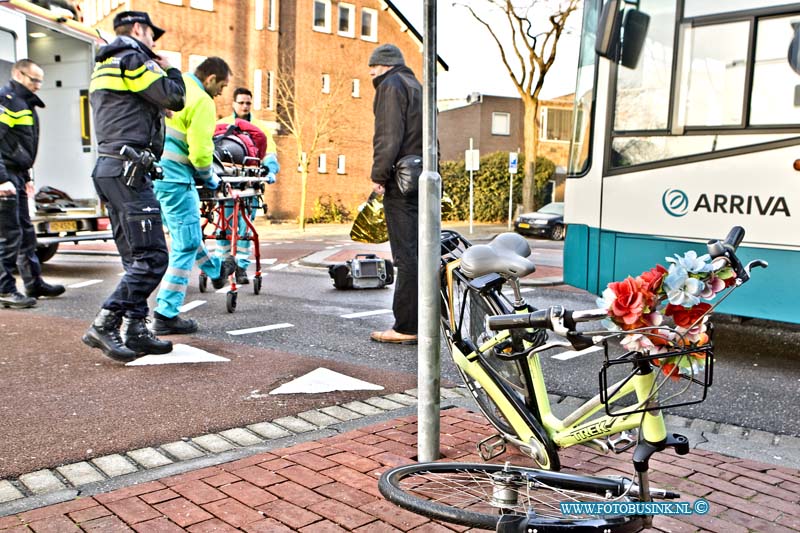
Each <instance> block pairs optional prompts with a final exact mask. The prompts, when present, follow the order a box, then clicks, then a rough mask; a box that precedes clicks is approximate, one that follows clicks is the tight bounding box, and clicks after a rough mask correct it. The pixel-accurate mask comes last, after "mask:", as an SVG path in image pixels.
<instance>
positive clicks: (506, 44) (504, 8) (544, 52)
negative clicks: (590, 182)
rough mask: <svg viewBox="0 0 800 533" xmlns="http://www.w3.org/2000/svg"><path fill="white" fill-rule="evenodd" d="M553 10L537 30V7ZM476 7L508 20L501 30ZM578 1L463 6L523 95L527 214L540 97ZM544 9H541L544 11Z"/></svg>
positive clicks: (487, 0)
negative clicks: (486, 34)
mask: <svg viewBox="0 0 800 533" xmlns="http://www.w3.org/2000/svg"><path fill="white" fill-rule="evenodd" d="M542 3H543V4H544V5H545V6H549V7H550V8H551V9H550V10H549V15H548V16H547V21H548V22H547V24H542V26H543V27H542V28H539V27H535V26H534V23H533V18H534V17H533V12H534V9H535V8H536V7H537V4H542ZM476 4H484V5H486V4H488V7H490V8H492V9H491V10H489V11H495V12H497V11H498V10H499V12H500V13H501V15H502V18H503V19H504V20H505V23H504V24H501V25H500V27H496V26H493V25H491V24H489V22H488V20H489V18H488V16H487V14H485V13H484V12H483V11H482V12H481V13H479V12H477V11H476V10H475V9H474V6H475V5H476ZM577 4H578V0H545V1H544V2H539V1H537V0H528V1H526V2H524V3H520V2H512V1H511V0H473V1H472V2H471V3H469V4H462V5H464V7H466V8H467V9H468V10H469V12H470V14H471V15H472V16H473V17H474V18H475V20H477V21H478V22H479V23H480V24H482V25H483V27H485V28H486V30H487V31H488V32H489V34H491V36H492V38H493V39H494V42H495V43H496V44H497V48H498V49H499V50H500V57H501V58H502V60H503V64H504V65H505V67H506V69H507V70H508V74H509V76H510V77H511V80H512V81H513V83H514V86H515V87H516V88H517V91H518V92H519V95H520V98H522V103H523V106H524V109H525V116H524V124H523V135H524V147H525V148H524V154H525V177H524V178H523V181H522V204H523V208H524V209H525V211H531V210H532V209H533V208H534V201H535V194H536V183H535V181H534V180H535V177H534V176H535V174H536V152H537V150H538V144H539V136H538V132H539V127H540V123H539V93H540V92H541V90H542V87H543V86H544V81H545V76H546V75H547V72H548V71H549V70H550V67H552V66H553V62H554V61H555V59H556V49H557V47H558V41H559V39H560V38H561V35H562V33H563V32H564V29H565V27H566V23H567V19H568V18H569V15H570V14H571V13H572V12H573V11H575V9H576V7H577ZM543 8H544V6H541V7H540V8H539V9H543Z"/></svg>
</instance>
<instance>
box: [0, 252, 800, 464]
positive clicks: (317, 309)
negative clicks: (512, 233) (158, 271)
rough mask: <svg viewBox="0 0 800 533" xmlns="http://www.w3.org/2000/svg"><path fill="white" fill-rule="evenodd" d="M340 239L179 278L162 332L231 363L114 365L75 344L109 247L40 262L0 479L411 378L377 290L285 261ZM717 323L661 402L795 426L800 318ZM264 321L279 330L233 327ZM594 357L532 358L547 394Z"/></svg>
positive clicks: (106, 283)
mask: <svg viewBox="0 0 800 533" xmlns="http://www.w3.org/2000/svg"><path fill="white" fill-rule="evenodd" d="M348 244H349V241H347V240H344V239H336V238H333V239H331V238H327V239H325V238H323V239H316V240H315V239H308V238H306V239H302V240H290V239H287V240H284V241H275V240H273V241H270V242H269V243H268V245H265V246H264V248H263V252H262V256H263V257H264V258H265V260H267V259H268V261H265V265H264V267H263V268H264V272H265V277H264V284H263V288H262V293H261V294H260V295H255V294H253V293H252V285H249V286H244V287H241V289H240V294H239V297H238V307H237V310H236V312H235V313H233V314H230V313H228V312H226V310H225V294H224V293H217V292H214V291H212V292H206V293H200V292H199V290H198V284H197V283H196V282H195V283H193V284H192V286H191V287H190V289H189V292H188V294H187V299H186V302H187V303H191V302H201V301H202V302H204V303H202V304H199V305H198V306H197V307H194V308H193V309H191V310H189V311H187V312H186V316H189V317H191V318H194V319H195V320H197V321H198V322H199V324H200V326H201V329H200V331H199V332H198V333H197V334H195V335H192V336H189V337H179V336H176V337H172V340H173V341H174V342H185V343H188V344H190V345H192V346H195V347H198V348H203V349H206V350H208V351H210V352H212V353H215V354H219V355H222V356H224V357H227V358H228V359H230V363H202V364H193V365H166V366H148V367H123V366H121V365H119V364H118V363H114V362H113V361H111V360H109V359H106V358H104V357H103V356H102V354H100V352H98V351H97V350H91V349H88V348H87V347H85V346H84V345H83V344H82V343H81V342H80V335H81V334H82V333H83V331H84V329H85V328H86V327H87V326H88V324H89V322H90V320H91V319H92V317H93V316H94V314H95V313H96V311H97V309H98V307H99V305H100V303H101V302H102V301H103V299H104V298H105V297H106V296H107V295H108V293H109V292H110V291H111V290H112V288H113V286H114V285H115V284H116V283H117V281H118V279H119V273H120V272H121V268H120V264H119V259H118V257H115V256H113V255H105V254H84V253H81V254H74V253H59V254H57V255H56V256H55V257H54V258H53V259H52V260H51V261H50V262H48V263H47V264H46V265H45V276H46V278H47V279H48V280H49V281H51V282H59V283H64V284H67V285H73V286H75V285H78V286H76V287H73V288H70V289H68V291H67V293H66V294H65V295H64V296H63V297H61V298H57V299H54V300H46V301H41V302H40V304H39V306H38V307H37V308H35V309H32V310H27V311H0V328H2V330H1V331H4V332H6V333H5V334H4V335H3V337H4V339H5V340H4V342H5V343H6V345H5V347H4V350H3V352H4V353H3V354H2V355H0V372H1V373H2V381H3V387H2V390H0V419H2V420H3V424H2V427H0V443H2V444H0V478H3V477H6V476H9V475H14V474H19V473H23V472H28V471H32V470H35V469H37V468H41V467H47V466H54V465H58V464H61V463H63V462H71V461H77V460H83V459H86V458H89V457H93V456H97V455H103V454H107V453H112V452H115V451H126V450H130V449H134V448H136V447H143V446H147V445H152V444H158V443H164V442H169V441H171V440H178V439H180V438H181V437H186V436H194V435H199V434H202V433H205V432H209V431H219V430H222V429H226V428H230V427H235V426H241V425H244V424H250V423H255V422H260V421H264V420H270V419H274V418H276V417H279V416H283V415H285V414H294V413H297V412H300V411H303V410H307V409H311V408H314V407H320V406H323V405H332V404H336V403H341V402H344V401H349V400H351V399H358V398H364V397H368V396H371V395H373V394H374V393H373V392H347V393H342V392H339V393H327V394H315V395H289V396H281V397H275V396H268V395H267V393H268V392H269V391H270V390H272V389H273V388H275V387H277V386H278V385H280V384H282V383H285V382H287V381H290V380H292V379H294V378H295V377H298V376H300V375H303V374H304V373H306V372H308V371H310V370H313V369H314V368H317V367H319V366H325V367H327V368H331V369H333V370H337V371H339V372H342V373H344V374H347V375H351V376H354V377H357V378H359V379H363V380H366V381H369V382H371V383H376V384H379V385H382V386H384V387H386V390H387V392H393V391H396V390H404V389H408V388H411V387H414V386H415V380H416V369H417V351H416V348H415V347H413V346H388V345H382V344H378V343H374V342H371V341H370V340H369V333H370V331H372V330H375V329H385V328H388V327H390V326H391V324H392V319H391V314H390V313H388V312H387V310H388V309H390V308H391V300H392V290H391V289H383V290H365V291H337V290H335V289H334V288H333V286H332V283H331V280H330V278H329V276H328V274H327V272H326V271H325V270H324V269H321V268H310V267H305V266H301V265H300V264H299V263H298V260H300V259H301V258H302V257H305V256H307V255H309V254H311V253H312V252H316V251H319V250H324V249H334V250H335V249H337V248H342V247H345V246H346V245H348ZM101 248H102V247H101ZM560 249H561V244H560V243H553V242H550V241H535V242H534V250H535V256H534V257H535V259H536V261H537V262H538V263H539V264H540V265H548V266H560ZM266 263H269V264H266ZM209 289H210V286H209ZM525 296H526V297H527V298H529V299H530V300H531V301H532V303H533V304H534V305H536V306H537V307H543V306H546V305H551V304H556V303H558V304H562V305H565V306H566V307H568V308H576V309H580V308H591V307H595V304H594V297H593V296H591V295H588V294H586V293H583V292H580V291H576V290H570V289H566V288H564V287H538V288H535V289H533V290H531V291H528V292H526V293H525ZM370 313H376V314H370ZM354 315H355V316H354ZM717 324H718V327H717V334H716V347H717V349H716V355H717V358H716V360H717V364H716V365H715V379H714V386H713V387H712V388H711V389H710V392H709V397H708V399H707V400H706V401H705V402H704V403H702V404H699V405H695V406H691V407H682V408H678V409H676V410H675V411H674V412H675V413H676V414H682V415H684V416H689V417H699V418H703V419H708V420H714V421H719V422H727V423H731V424H735V425H740V426H746V427H752V428H756V429H762V430H766V431H771V432H776V433H784V434H790V435H795V436H797V435H800V430H798V428H800V409H798V407H800V400H798V398H799V397H800V395H798V390H800V357H798V356H797V355H796V350H795V347H796V346H798V345H800V328H797V327H792V326H786V325H780V324H775V323H765V322H757V321H753V322H749V323H745V324H741V323H738V322H736V321H733V320H730V319H726V318H724V317H723V318H722V319H721V320H719V321H718V323H717ZM275 325H283V327H280V328H278V329H271V330H266V331H260V332H256V333H249V334H241V335H237V334H234V333H235V331H236V330H241V329H245V328H258V327H264V326H275ZM287 325H288V326H287ZM231 332H234V333H231ZM601 359H602V356H601V355H600V354H599V353H594V354H587V355H584V356H581V357H577V358H573V359H569V360H558V359H553V358H551V357H550V354H546V355H545V356H544V357H543V366H544V368H545V371H546V372H547V375H548V387H549V389H550V392H553V393H556V394H561V395H570V396H582V397H587V398H588V397H590V396H593V395H594V394H595V393H596V391H597V373H598V370H599V367H600V362H601ZM442 375H443V380H444V383H452V384H455V383H458V382H459V381H460V380H459V377H458V375H457V373H456V371H455V368H454V366H453V364H452V362H451V361H450V360H449V358H448V357H447V353H446V351H443V353H442Z"/></svg>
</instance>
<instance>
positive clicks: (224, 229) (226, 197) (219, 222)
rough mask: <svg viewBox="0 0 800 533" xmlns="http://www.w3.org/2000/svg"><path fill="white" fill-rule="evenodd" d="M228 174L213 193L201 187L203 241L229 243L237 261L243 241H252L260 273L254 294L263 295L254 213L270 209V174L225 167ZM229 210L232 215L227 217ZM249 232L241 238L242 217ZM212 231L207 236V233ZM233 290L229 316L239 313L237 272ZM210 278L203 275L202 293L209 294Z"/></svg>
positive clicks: (250, 168) (232, 279)
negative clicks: (266, 195) (267, 194)
mask: <svg viewBox="0 0 800 533" xmlns="http://www.w3.org/2000/svg"><path fill="white" fill-rule="evenodd" d="M223 168H224V169H225V173H224V174H222V175H220V176H219V177H220V180H221V183H220V186H219V188H218V189H216V190H213V191H212V190H210V189H207V188H205V187H202V186H198V193H199V195H200V220H201V222H200V224H201V228H202V232H203V241H205V240H206V239H215V240H229V241H230V243H231V251H230V253H231V255H232V256H233V257H234V258H235V257H236V251H237V247H238V244H239V241H240V240H246V241H252V246H251V249H252V250H253V255H254V258H255V267H256V272H255V275H254V276H253V293H255V294H259V293H260V292H261V249H260V246H259V241H258V231H256V228H255V226H254V225H253V221H252V220H251V218H250V217H251V213H252V211H253V210H254V209H258V208H261V209H263V210H264V214H265V215H266V212H267V205H266V203H264V202H263V198H262V194H263V192H264V188H265V183H266V179H265V177H266V170H265V169H263V168H261V167H254V166H244V165H234V164H225V165H224V166H223ZM226 209H230V213H228V214H227V215H226V213H225V211H226ZM240 216H241V219H242V221H243V222H244V224H245V225H246V226H247V228H248V229H249V231H248V232H247V233H248V234H247V235H245V236H241V235H239V217H240ZM207 228H209V231H208V232H207V231H206V229H207ZM229 279H230V289H229V290H228V293H227V295H226V299H225V306H226V309H227V310H228V312H229V313H233V312H234V311H236V303H237V296H238V287H237V285H236V275H235V272H234V273H232V274H231V275H230V277H229ZM207 286H208V276H207V275H206V274H205V273H203V272H200V279H199V288H200V292H206V290H207Z"/></svg>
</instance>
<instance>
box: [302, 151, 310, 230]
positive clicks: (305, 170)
mask: <svg viewBox="0 0 800 533" xmlns="http://www.w3.org/2000/svg"><path fill="white" fill-rule="evenodd" d="M307 188H308V165H303V170H302V172H300V231H305V230H306V189H307Z"/></svg>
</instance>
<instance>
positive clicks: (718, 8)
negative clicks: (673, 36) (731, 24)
mask: <svg viewBox="0 0 800 533" xmlns="http://www.w3.org/2000/svg"><path fill="white" fill-rule="evenodd" d="M791 3H793V1H792V0H786V1H785V2H765V1H764V0H686V2H685V5H684V8H683V13H684V15H683V16H684V17H702V16H703V15H716V14H719V13H731V12H733V11H744V10H748V11H749V10H752V9H758V8H761V7H765V4H771V5H781V4H784V5H785V4H791Z"/></svg>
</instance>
